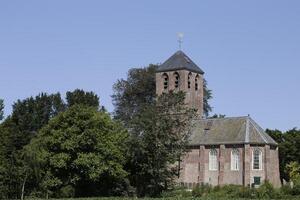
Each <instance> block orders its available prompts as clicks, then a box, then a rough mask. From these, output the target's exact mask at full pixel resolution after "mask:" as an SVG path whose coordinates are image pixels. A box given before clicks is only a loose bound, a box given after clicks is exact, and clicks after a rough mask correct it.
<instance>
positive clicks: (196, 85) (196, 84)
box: [195, 75, 199, 90]
mask: <svg viewBox="0 0 300 200" xmlns="http://www.w3.org/2000/svg"><path fill="white" fill-rule="evenodd" d="M198 80H199V75H197V76H196V78H195V90H198Z"/></svg>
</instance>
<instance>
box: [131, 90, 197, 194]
mask: <svg viewBox="0 0 300 200" xmlns="http://www.w3.org/2000/svg"><path fill="white" fill-rule="evenodd" d="M184 98H185V94H184V93H183V92H179V93H172V94H164V95H161V96H160V97H159V98H158V100H157V102H156V103H154V104H149V105H148V106H146V107H144V108H143V110H141V111H140V112H139V113H138V114H137V115H136V116H134V118H133V119H132V120H131V122H130V123H129V126H130V128H129V130H130V133H131V138H130V145H129V147H130V150H129V155H130V156H129V164H128V168H129V172H130V174H131V182H132V184H133V186H135V187H136V188H137V194H138V195H139V196H145V195H150V196H157V195H159V194H160V193H161V192H162V191H163V190H166V189H167V188H168V187H169V186H170V185H172V184H173V181H174V178H175V177H176V176H178V167H179V166H178V161H179V160H180V158H182V156H183V155H184V154H185V152H186V146H187V142H188V136H189V134H190V128H191V127H192V126H191V122H192V118H193V117H194V115H195V112H194V110H191V109H188V108H187V107H186V106H184Z"/></svg>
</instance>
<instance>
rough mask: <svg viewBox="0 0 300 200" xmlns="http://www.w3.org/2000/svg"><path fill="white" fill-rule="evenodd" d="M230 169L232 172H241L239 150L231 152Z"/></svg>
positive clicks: (235, 149)
mask: <svg viewBox="0 0 300 200" xmlns="http://www.w3.org/2000/svg"><path fill="white" fill-rule="evenodd" d="M230 161H231V163H230V169H231V171H239V170H240V151H239V149H237V148H234V149H232V150H231V157H230Z"/></svg>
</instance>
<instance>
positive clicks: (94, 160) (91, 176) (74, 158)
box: [28, 105, 127, 197]
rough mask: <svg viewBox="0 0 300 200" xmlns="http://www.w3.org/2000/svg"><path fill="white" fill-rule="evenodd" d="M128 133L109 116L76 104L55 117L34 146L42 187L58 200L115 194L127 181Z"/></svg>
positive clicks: (31, 145) (32, 145) (35, 141)
mask: <svg viewBox="0 0 300 200" xmlns="http://www.w3.org/2000/svg"><path fill="white" fill-rule="evenodd" d="M126 137H127V134H126V131H125V130H124V129H122V128H121V126H120V125H119V124H117V123H115V122H113V121H112V120H111V119H110V117H109V115H108V114H106V113H104V112H99V111H97V110H96V109H95V108H93V107H85V106H82V105H75V106H73V107H71V108H69V109H68V110H67V111H66V112H64V113H61V114H59V115H58V116H57V117H55V118H53V119H52V120H51V121H50V122H49V124H48V125H47V126H45V127H44V128H43V129H41V131H40V132H39V134H38V135H37V137H36V138H34V139H33V140H32V142H31V144H30V145H29V146H28V148H29V150H28V152H32V150H31V151H30V149H33V150H34V151H33V152H35V153H36V155H35V156H34V157H35V158H36V160H37V162H38V163H39V164H40V165H41V166H42V168H43V169H45V170H43V172H42V174H41V177H42V180H41V184H40V187H41V188H42V189H43V191H44V192H45V193H48V194H51V193H52V194H53V195H54V196H56V197H59V196H60V195H61V194H62V193H63V191H64V190H66V188H67V189H68V190H70V191H71V194H67V196H72V195H75V196H93V195H100V194H102V195H109V194H114V193H113V189H115V187H116V185H117V183H119V182H121V181H123V180H124V178H125V177H126V175H127V172H126V171H125V170H124V169H123V164H124V163H125V150H126V146H125V145H124V144H125V143H124V141H125V139H126Z"/></svg>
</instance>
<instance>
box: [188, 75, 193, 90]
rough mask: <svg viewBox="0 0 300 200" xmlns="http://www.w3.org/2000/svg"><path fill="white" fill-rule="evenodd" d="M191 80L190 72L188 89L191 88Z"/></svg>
mask: <svg viewBox="0 0 300 200" xmlns="http://www.w3.org/2000/svg"><path fill="white" fill-rule="evenodd" d="M191 79H192V73H191V72H190V73H189V75H188V88H189V89H190V88H191Z"/></svg>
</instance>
